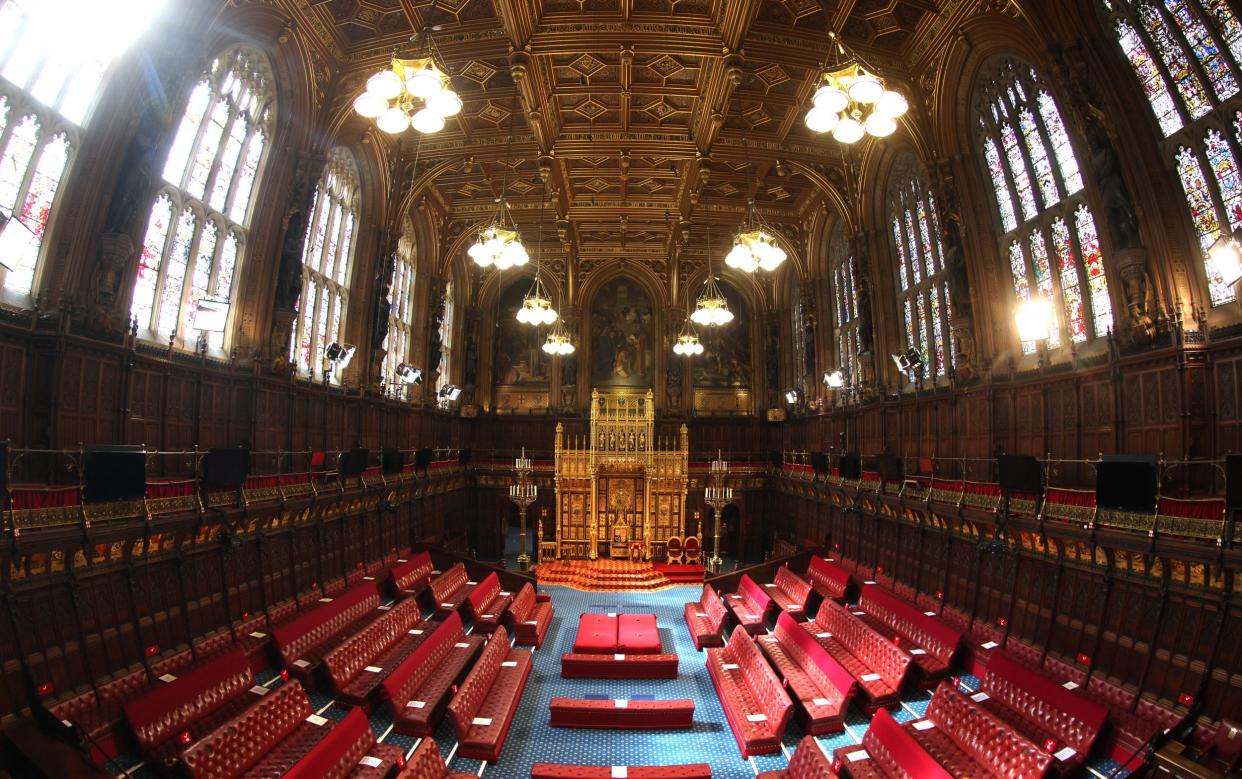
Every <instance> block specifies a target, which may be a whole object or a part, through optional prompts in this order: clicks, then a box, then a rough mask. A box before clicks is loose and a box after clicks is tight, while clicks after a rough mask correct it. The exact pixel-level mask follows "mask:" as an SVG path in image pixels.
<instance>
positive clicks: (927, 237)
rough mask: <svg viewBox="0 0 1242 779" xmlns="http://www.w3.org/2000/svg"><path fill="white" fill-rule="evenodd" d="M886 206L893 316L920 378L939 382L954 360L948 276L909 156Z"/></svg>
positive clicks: (929, 201)
mask: <svg viewBox="0 0 1242 779" xmlns="http://www.w3.org/2000/svg"><path fill="white" fill-rule="evenodd" d="M888 204H889V205H888V208H889V223H890V225H891V227H892V231H893V246H894V247H895V249H896V252H897V284H898V289H897V305H898V308H899V314H898V316H900V318H901V320H902V324H903V327H904V331H905V341H906V344H908V345H909V346H913V347H914V348H915V349H918V350H919V352H920V353H921V354H922V356H923V370H924V373H923V375H924V376H925V377H927V378H929V379H939V378H943V377H945V376H946V375H947V374H948V372H949V370H950V369H951V368H952V367H953V360H954V358H955V357H956V355H955V354H954V353H953V348H954V347H953V342H952V339H951V338H950V337H949V303H950V301H949V282H948V274H947V273H946V269H945V267H944V256H943V250H942V248H941V246H940V222H939V217H938V216H937V214H936V201H935V199H934V198H933V197H932V194H931V191H930V190H929V189H928V187H927V177H926V175H925V174H924V173H923V170H922V166H920V165H919V164H918V162H917V161H916V160H915V158H914V156H913V155H907V156H906V157H905V158H904V159H903V160H901V161H900V162H899V163H898V165H897V167H896V168H894V171H893V175H892V177H891V178H890V179H889V188H888ZM911 376H912V377H913V374H911Z"/></svg>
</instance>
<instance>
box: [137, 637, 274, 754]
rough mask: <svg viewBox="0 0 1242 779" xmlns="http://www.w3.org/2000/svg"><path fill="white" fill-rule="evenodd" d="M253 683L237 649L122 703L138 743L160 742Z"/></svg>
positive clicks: (240, 693)
mask: <svg viewBox="0 0 1242 779" xmlns="http://www.w3.org/2000/svg"><path fill="white" fill-rule="evenodd" d="M253 686H254V675H253V674H252V673H251V671H250V663H249V662H247V660H246V653H245V652H243V651H242V650H241V649H234V650H233V651H231V652H229V653H227V654H225V655H221V656H220V657H218V658H216V659H215V660H212V661H211V662H209V663H207V664H205V665H202V666H199V667H198V668H196V669H195V670H193V671H191V672H190V673H188V674H186V675H185V676H182V677H181V678H179V679H177V680H176V681H173V682H169V683H167V684H161V685H160V686H159V687H156V688H154V689H153V690H151V691H150V692H148V693H147V694H145V695H143V696H142V697H140V698H137V699H136V700H132V701H130V702H129V703H126V704H125V718H126V719H127V720H128V721H129V724H130V727H131V728H132V729H133V731H134V735H135V736H137V738H138V743H140V744H142V745H143V746H144V747H151V746H155V745H157V744H161V743H163V742H165V741H167V740H168V739H170V738H172V737H173V736H175V735H176V734H177V733H179V732H181V731H182V730H183V729H184V728H185V726H186V725H189V724H190V723H192V722H195V721H196V720H199V719H201V718H203V717H205V716H207V715H208V714H210V713H211V712H213V711H215V710H216V709H219V708H220V707H221V706H223V705H224V704H226V703H228V702H229V701H230V700H232V699H233V698H235V697H237V696H239V695H243V694H245V692H246V690H248V689H250V688H251V687H253Z"/></svg>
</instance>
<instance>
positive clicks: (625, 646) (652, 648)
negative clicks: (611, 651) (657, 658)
mask: <svg viewBox="0 0 1242 779" xmlns="http://www.w3.org/2000/svg"><path fill="white" fill-rule="evenodd" d="M661 648H662V647H661V646H660V633H659V632H658V631H657V630H656V617H655V614H618V615H617V649H616V651H617V652H621V653H623V654H628V655H656V654H659V653H660V649H661Z"/></svg>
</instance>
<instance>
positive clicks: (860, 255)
mask: <svg viewBox="0 0 1242 779" xmlns="http://www.w3.org/2000/svg"><path fill="white" fill-rule="evenodd" d="M870 267H871V266H870V264H869V263H868V262H867V256H866V248H865V243H864V239H863V237H862V236H855V237H854V284H855V288H854V297H855V298H856V300H857V303H858V351H859V352H863V353H867V354H870V352H871V349H872V347H873V345H874V342H875V333H874V329H873V325H872V321H871V271H870Z"/></svg>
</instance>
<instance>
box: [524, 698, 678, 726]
mask: <svg viewBox="0 0 1242 779" xmlns="http://www.w3.org/2000/svg"><path fill="white" fill-rule="evenodd" d="M548 708H549V709H550V710H551V725H552V726H553V727H558V728H600V729H605V730H660V729H665V728H669V729H673V728H690V727H694V701H692V700H666V701H632V700H627V699H625V698H617V699H609V700H585V699H580V698H553V699H552V701H551V703H549V704H548Z"/></svg>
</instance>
